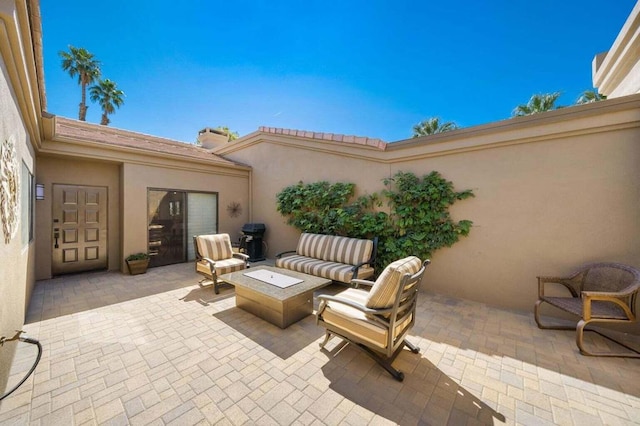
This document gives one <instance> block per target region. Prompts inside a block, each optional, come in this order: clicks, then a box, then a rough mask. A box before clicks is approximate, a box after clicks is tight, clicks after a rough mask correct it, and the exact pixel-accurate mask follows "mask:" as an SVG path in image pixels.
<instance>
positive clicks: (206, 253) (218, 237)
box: [196, 234, 233, 260]
mask: <svg viewBox="0 0 640 426" xmlns="http://www.w3.org/2000/svg"><path fill="white" fill-rule="evenodd" d="M196 241H197V244H198V251H199V252H200V255H201V256H202V257H208V258H209V259H211V260H222V259H229V258H231V257H233V249H232V248H231V238H229V234H213V235H198V236H197V237H196Z"/></svg>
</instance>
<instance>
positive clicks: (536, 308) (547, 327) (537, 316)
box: [533, 299, 576, 330]
mask: <svg viewBox="0 0 640 426" xmlns="http://www.w3.org/2000/svg"><path fill="white" fill-rule="evenodd" d="M543 303H544V300H542V299H539V300H538V301H537V302H536V305H535V306H534V308H533V313H534V318H535V320H536V324H538V328H541V329H543V330H575V329H576V327H575V326H570V325H550V324H549V325H548V324H543V323H542V321H541V320H540V305H542V304H543Z"/></svg>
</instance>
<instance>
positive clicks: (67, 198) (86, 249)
mask: <svg viewBox="0 0 640 426" xmlns="http://www.w3.org/2000/svg"><path fill="white" fill-rule="evenodd" d="M106 268H107V188H106V187H98V186H77V185H55V184H54V185H53V262H52V273H53V275H60V274H66V273H71V272H81V271H90V270H94V269H106Z"/></svg>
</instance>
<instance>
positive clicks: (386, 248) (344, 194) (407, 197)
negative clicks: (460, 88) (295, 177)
mask: <svg viewBox="0 0 640 426" xmlns="http://www.w3.org/2000/svg"><path fill="white" fill-rule="evenodd" d="M383 183H384V185H385V188H384V189H383V190H382V191H381V195H380V194H377V193H375V194H370V195H364V196H361V197H358V198H356V199H355V200H353V196H354V191H355V185H354V184H353V183H334V184H331V183H329V182H326V181H321V182H316V183H309V184H304V183H303V182H299V183H298V184H296V185H292V186H289V187H286V188H284V189H283V190H282V191H281V192H280V193H278V195H277V209H278V211H279V212H280V213H281V214H282V215H283V216H285V217H286V218H287V223H288V224H290V225H292V226H294V227H295V228H297V229H299V230H300V231H302V232H311V233H316V234H329V235H343V236H349V237H354V238H373V237H378V259H377V264H376V270H378V271H381V270H382V269H383V268H384V267H385V266H386V265H388V264H389V263H390V262H392V261H394V260H396V259H400V258H402V257H405V256H409V255H415V256H418V257H420V258H421V259H427V258H430V257H431V255H432V254H433V252H435V251H436V250H438V249H440V248H442V247H450V246H451V245H453V244H454V243H455V242H457V241H458V240H459V238H460V237H461V236H466V235H468V234H469V231H470V229H471V226H472V222H471V221H470V220H461V221H458V222H455V221H454V220H453V219H452V218H451V215H450V214H449V207H450V206H451V205H453V204H454V203H455V202H456V201H458V200H463V199H466V198H469V197H472V196H473V193H472V191H471V190H465V191H461V192H457V191H455V190H454V188H453V183H451V182H449V181H447V180H446V179H444V178H443V177H442V176H441V175H440V174H439V173H438V172H436V171H433V172H431V173H429V174H428V175H425V176H423V177H422V178H418V177H417V176H416V175H414V174H413V173H406V172H398V173H396V174H395V175H394V176H393V177H392V178H388V179H384V180H383ZM383 199H386V201H387V204H388V206H389V213H386V212H384V211H380V208H381V207H382V205H383Z"/></svg>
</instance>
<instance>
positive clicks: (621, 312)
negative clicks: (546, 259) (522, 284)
mask: <svg viewBox="0 0 640 426" xmlns="http://www.w3.org/2000/svg"><path fill="white" fill-rule="evenodd" d="M547 283H557V284H561V285H563V286H564V287H566V288H567V289H568V290H569V292H570V293H571V296H570V297H552V296H547V295H545V285H546V284H547ZM639 289H640V271H638V270H637V269H635V268H632V267H630V266H626V265H621V264H619V263H593V264H588V265H585V266H583V267H581V268H580V269H579V270H577V271H576V272H575V273H573V274H572V275H571V276H569V277H543V276H540V277H538V301H537V302H536V305H535V308H534V311H535V320H536V323H537V324H538V327H539V328H542V329H553V330H573V329H575V330H576V344H577V345H578V349H580V353H582V354H583V355H589V356H615V357H629V358H640V352H638V351H637V350H636V349H633V348H631V347H629V346H627V345H626V344H624V343H622V342H620V341H618V340H615V339H613V338H611V337H610V336H607V335H605V334H603V333H602V332H601V331H598V330H593V329H589V330H585V328H586V327H587V326H588V325H591V324H593V325H596V324H598V323H627V324H628V323H632V322H635V321H636V296H637V294H638V290H639ZM543 303H548V304H550V305H552V306H554V307H556V308H558V309H561V310H562V311H565V312H569V313H571V314H573V315H576V316H578V317H579V318H580V321H578V323H577V325H576V326H563V325H547V324H543V323H542V322H541V321H540V306H541V305H542V304H543ZM585 331H594V332H596V333H598V334H600V335H601V336H603V337H606V338H607V339H609V340H612V341H614V342H616V343H618V344H619V345H621V346H624V347H625V348H627V349H629V350H630V351H631V352H591V351H588V350H587V349H586V348H585V347H584V339H583V337H584V332H585Z"/></svg>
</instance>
